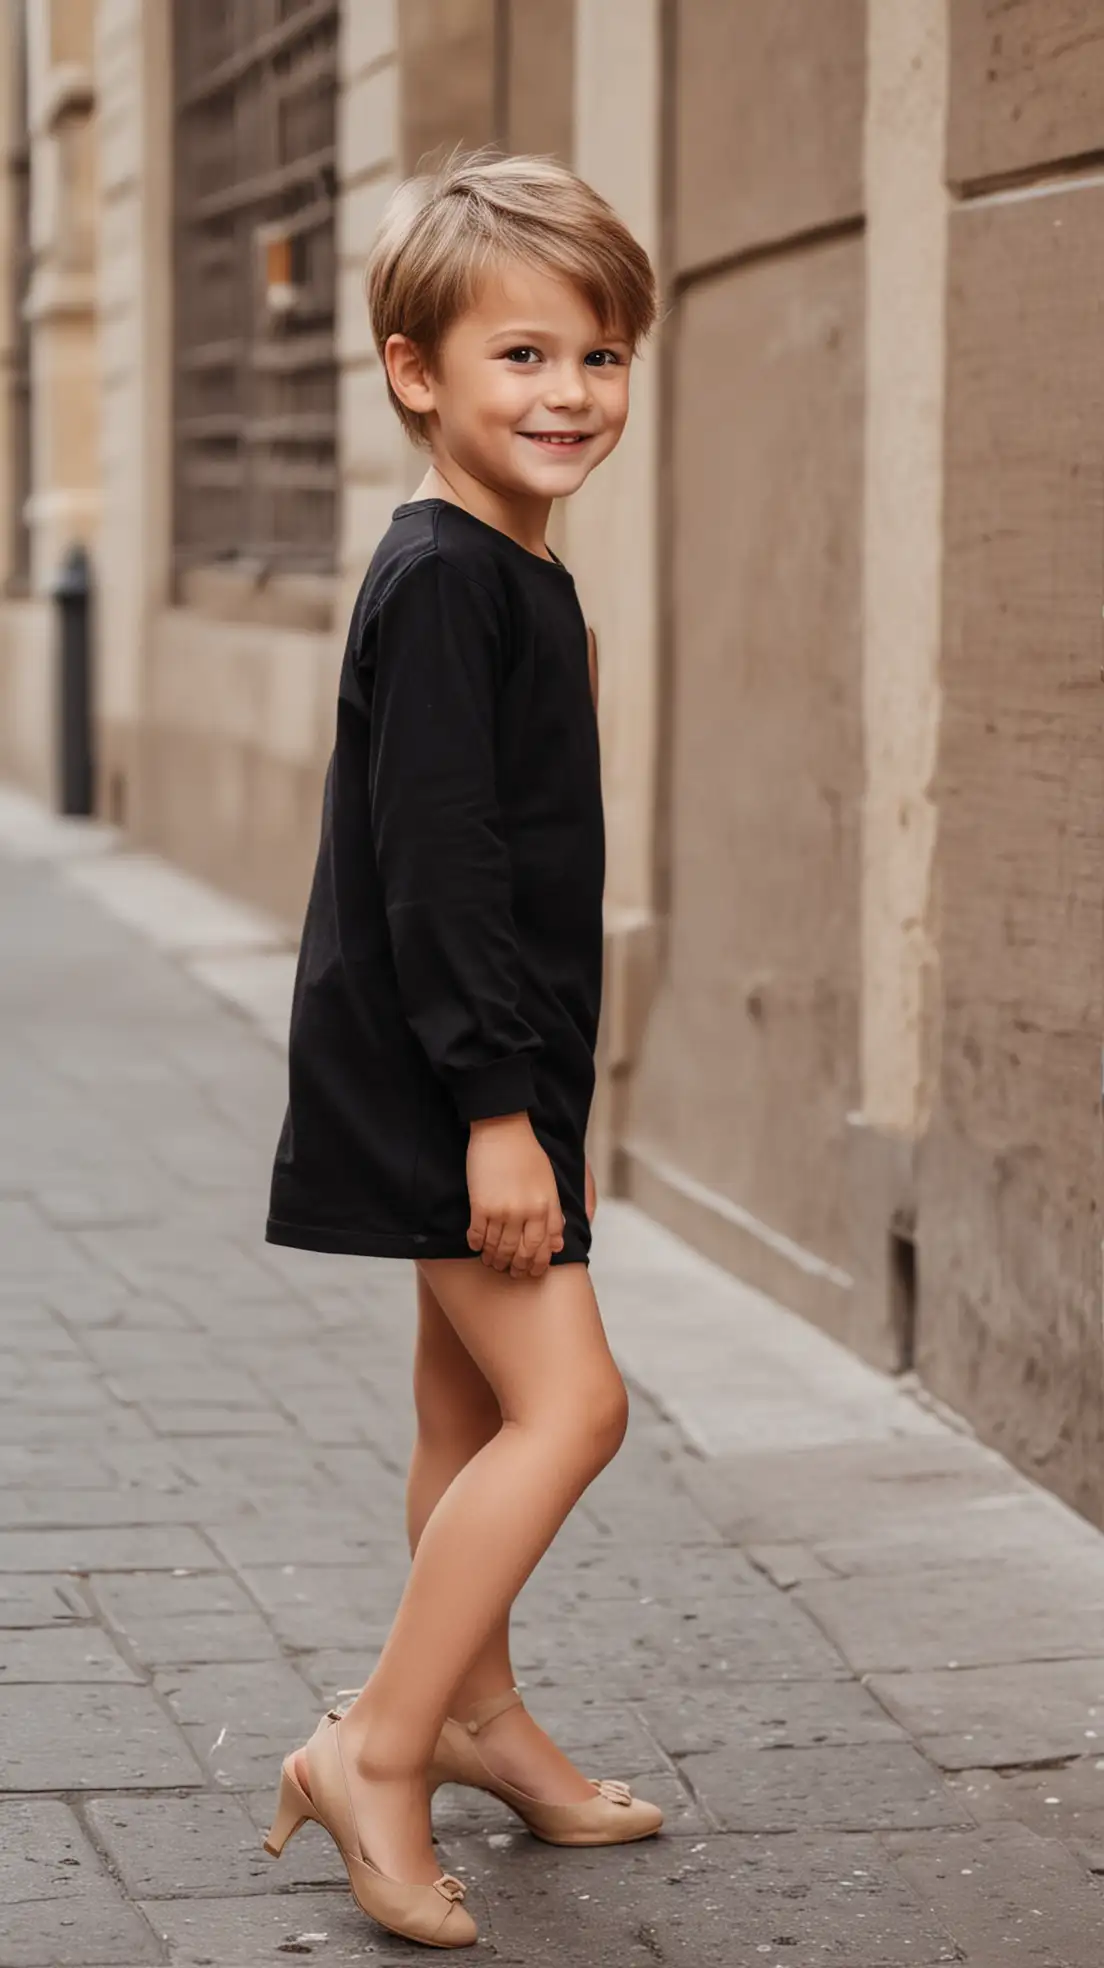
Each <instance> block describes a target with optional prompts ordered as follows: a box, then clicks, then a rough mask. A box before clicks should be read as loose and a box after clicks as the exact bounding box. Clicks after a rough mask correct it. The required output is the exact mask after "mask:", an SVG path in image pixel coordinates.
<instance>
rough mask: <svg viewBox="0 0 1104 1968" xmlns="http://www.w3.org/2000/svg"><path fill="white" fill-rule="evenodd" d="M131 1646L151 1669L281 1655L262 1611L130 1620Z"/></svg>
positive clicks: (261, 1658) (271, 1658) (127, 1627)
mask: <svg viewBox="0 0 1104 1968" xmlns="http://www.w3.org/2000/svg"><path fill="white" fill-rule="evenodd" d="M125 1631H126V1637H127V1641H128V1643H129V1645H130V1647H131V1648H132V1649H133V1651H134V1653H135V1655H136V1656H137V1658H138V1659H139V1660H140V1661H141V1662H142V1664H143V1666H145V1667H148V1668H157V1667H179V1666H189V1665H209V1664H215V1663H218V1662H222V1661H263V1660H275V1659H277V1658H278V1657H279V1648H278V1646H277V1643H276V1640H275V1638H274V1636H273V1634H272V1632H271V1631H270V1629H269V1628H268V1627H267V1626H266V1625H265V1623H264V1620H263V1619H262V1618H261V1616H260V1614H259V1613H255V1612H249V1613H188V1614H185V1615H183V1616H181V1615H179V1614H174V1615H172V1616H171V1617H165V1618H160V1619H156V1618H155V1619H130V1620H128V1622H127V1624H126V1628H125Z"/></svg>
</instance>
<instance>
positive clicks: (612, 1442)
mask: <svg viewBox="0 0 1104 1968" xmlns="http://www.w3.org/2000/svg"><path fill="white" fill-rule="evenodd" d="M577 1424H578V1435H577V1439H578V1443H579V1448H580V1451H581V1457H582V1461H583V1466H584V1469H585V1472H586V1474H587V1478H588V1480H590V1479H591V1478H593V1477H595V1476H597V1475H598V1474H599V1473H600V1472H601V1471H602V1470H603V1469H605V1467H606V1465H607V1463H610V1462H612V1461H613V1458H614V1456H615V1455H616V1454H617V1451H618V1449H619V1448H620V1447H621V1444H622V1442H623V1441H624V1439H625V1430H626V1429H627V1428H628V1425H629V1396H628V1392H627V1389H626V1387H625V1383H624V1381H623V1380H622V1378H621V1375H620V1374H619V1373H618V1371H617V1368H616V1367H615V1366H613V1365H612V1363H611V1365H610V1368H609V1370H608V1371H607V1372H606V1373H605V1374H604V1375H603V1376H602V1377H601V1378H600V1379H598V1380H595V1381H594V1383H593V1384H592V1385H591V1386H589V1387H586V1388H585V1389H580V1391H579V1411H578V1415H577Z"/></svg>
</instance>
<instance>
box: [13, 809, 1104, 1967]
mask: <svg viewBox="0 0 1104 1968" xmlns="http://www.w3.org/2000/svg"><path fill="white" fill-rule="evenodd" d="M2 804H3V803H2V802H0V806H2ZM6 811H7V825H6V826H5V824H4V812H3V811H0V949H2V952H3V957H2V964H0V1968H96V1964H101V1963H102V1964H114V1968H138V1964H146V1963H190V1964H197V1968H198V1964H204V1963H205V1964H209V1968H260V1964H265V1968H271V1964H274V1963H276V1962H279V1961H282V1960H284V1959H286V1958H291V1957H295V1958H301V1959H304V1960H312V1961H316V1962H318V1963H319V1964H322V1965H324V1964H340V1963H344V1962H353V1961H359V1962H364V1963H373V1964H376V1968H387V1965H388V1964H391V1965H392V1968H394V1964H398V1963H400V1962H402V1963H407V1962H412V1961H414V1960H417V1959H421V1958H424V1956H422V1954H421V1952H420V1951H419V1950H416V1949H413V1948H409V1947H407V1946H405V1945H404V1944H402V1943H399V1942H394V1943H391V1942H388V1941H387V1940H386V1938H385V1937H383V1936H381V1935H380V1934H379V1932H378V1930H376V1929H375V1928H373V1927H371V1926H370V1925H369V1923H367V1922H366V1921H364V1920H363V1919H362V1917H361V1916H360V1915H359V1913H358V1911H357V1909H356V1907H355V1905H354V1904H353V1902H352V1900H351V1899H350V1898H349V1896H348V1894H347V1892H346V1891H345V1890H344V1888H343V1884H342V1882H343V1874H342V1873H341V1872H340V1869H339V1867H338V1866H337V1865H336V1864H335V1861H334V1855H333V1852H332V1848H331V1847H330V1846H329V1844H328V1841H327V1840H326V1839H325V1838H324V1837H323V1835H322V1834H320V1833H318V1832H317V1831H316V1830H315V1829H314V1828H313V1827H309V1826H308V1827H306V1828H305V1829H304V1831H303V1832H302V1833H301V1834H300V1836H299V1837H298V1838H297V1839H296V1840H294V1841H293V1843H292V1844H291V1845H290V1846H289V1848H288V1851H287V1853H286V1854H285V1857H284V1859H283V1860H282V1861H280V1862H279V1864H274V1863H273V1862H272V1861H271V1860H269V1859H267V1858H266V1857H265V1856H264V1854H263V1853H262V1852H261V1850H260V1840H259V1831H258V1828H259V1827H262V1826H264V1825H265V1824H266V1823H267V1821H268V1815H269V1812H270V1807H271V1803H272V1797H273V1793H274V1786H275V1779H276V1775H277V1772H278V1767H279V1760H280V1757H281V1755H282V1754H283V1753H284V1751H285V1750H286V1749H287V1747H288V1746H289V1745H290V1744H291V1743H292V1742H293V1741H295V1740H296V1739H297V1738H298V1737H299V1736H301V1735H302V1734H303V1733H304V1732H305V1731H306V1730H307V1729H308V1728H309V1727H310V1726H312V1725H313V1721H314V1719H315V1717H316V1715H317V1713H318V1710H319V1707H320V1705H321V1704H322V1702H323V1701H324V1700H325V1699H326V1698H328V1697H329V1696H330V1695H332V1693H333V1691H334V1690H335V1689H337V1688H338V1687H347V1686H350V1685H353V1684H354V1683H356V1682H357V1681H359V1680H360V1679H362V1678H363V1675H364V1673H365V1671H366V1669H367V1668H368V1666H369V1665H370V1663H371V1660H372V1658H373V1653H374V1649H375V1648H376V1647H377V1646H378V1644H379V1641H380V1638H381V1636H382V1634H383V1632H384V1630H385V1628H386V1625H387V1622H388V1620H389V1617H390V1614H391V1611H392V1608H393V1605H394V1602H395V1599H396V1596H397V1594H398V1592H399V1590H400V1587H401V1582H402V1577H403V1571H404V1553H403V1549H402V1544H401V1538H400V1530H401V1513H402V1481H403V1466H404V1462H405V1457H406V1453H407V1448H408V1443H409V1431H410V1420H409V1396H408V1391H407V1379H408V1371H409V1365H408V1356H409V1348H410V1339H411V1317H410V1304H409V1299H410V1287H409V1282H408V1280H407V1278H406V1277H405V1275H404V1272H403V1269H402V1268H401V1267H390V1266H387V1265H386V1264H373V1263H369V1262H348V1261H344V1260H337V1259H327V1258H320V1257H308V1256H303V1255H300V1254H296V1253H292V1252H284V1253H281V1252H279V1251H276V1250H273V1249H268V1248H266V1247H265V1246H264V1245H263V1244H262V1243H261V1242H260V1226H261V1221H262V1216H263V1207H264V1196H265V1190H266V1184H267V1178H268V1169H269V1158H270V1153H271V1148H272V1143H273V1140H274V1137H275V1131H276V1128H277V1125H278V1120H279V1116H280V1112H281V1109H282V1099H283V1068H282V1063H281V1060H280V1056H279V1052H278V1049H277V1047H276V1045H275V1044H274V1042H273V1038H272V1036H266V1030H267V1032H268V1033H269V1034H270V1035H271V1034H273V1033H276V1032H277V1031H278V1029H279V1021H280V1013H279V1002H280V1000H279V979H280V977H281V976H283V978H284V979H285V982H286V971H287V951H286V948H285V947H284V943H283V940H282V939H281V938H280V936H279V935H278V934H277V933H276V932H274V931H273V930H272V929H271V926H267V925H265V924H263V923H262V922H261V921H260V920H259V919H257V918H250V919H246V918H244V917H243V916H242V914H241V913H240V912H238V913H235V912H234V911H233V910H228V911H227V912H226V914H225V916H220V915H219V907H220V906H221V905H218V904H216V902H215V901H214V899H213V898H207V900H206V901H205V900H204V897H203V894H202V893H201V892H200V891H198V890H195V889H193V888H192V887H190V886H189V885H188V884H180V883H179V882H177V883H176V884H175V885H174V886H173V888H172V890H171V894H172V896H173V897H174V899H173V900H172V903H171V907H169V908H168V909H167V910H166V908H165V906H164V896H165V894H166V893H168V892H169V891H167V890H166V889H165V887H164V886H163V885H162V886H160V887H159V880H160V877H159V874H158V870H157V868H156V865H155V864H152V863H150V862H148V861H147V860H146V859H145V858H144V857H137V856H127V855H123V854H118V853H116V852H114V851H113V843H112V842H111V840H110V838H109V837H106V836H100V835H98V834H95V833H89V832H88V831H87V830H84V831H82V830H79V829H78V830H65V829H58V828H50V827H46V826H44V827H42V828H36V826H35V825H34V824H33V823H32V821H31V820H30V819H28V820H27V825H26V826H25V827H22V823H20V824H19V825H17V824H15V821H13V818H12V815H13V813H14V814H15V820H18V819H19V812H18V809H17V808H13V807H12V806H11V804H10V803H9V805H8V808H7V809H6ZM5 840H6V842H7V849H6V851H5V848H4V842H5ZM124 892H125V895H126V896H129V901H128V902H127V901H123V902H121V901H120V896H122V895H124ZM143 892H144V893H145V900H144V901H143V899H142V895H143ZM158 895H160V896H161V898H162V900H161V901H160V902H158V901H157V899H156V898H157V896H158ZM151 896H153V897H154V899H153V901H151V900H150V897H151ZM136 897H137V899H136ZM159 910H160V911H161V914H160V918H159V920H160V921H161V924H162V928H163V929H164V932H165V933H163V934H157V933H155V932H156V922H155V921H154V918H158V911H159ZM124 916H125V917H126V922H124V921H123V920H121V918H122V917H124ZM128 924H129V925H130V926H127V925H128ZM174 924H175V934H174V933H171V931H172V925H174ZM243 924H244V927H243ZM281 967H282V969H281ZM214 991H218V992H219V993H220V997H216V996H214V995H212V993H213V992H214ZM228 1000H229V1002H227V1001H228ZM255 1001H259V1009H257V1003H256V1002H255ZM243 1005H244V1006H252V1007H253V1009H254V1010H256V1012H257V1016H256V1019H254V1018H252V1017H247V1016H246V1015H245V1014H244V1012H243V1010H242V1009H241V1007H242V1006H243ZM235 1006H237V1007H238V1008H235ZM595 1277H596V1282H597V1283H598V1286H599V1291H600V1295H601V1296H602V1299H603V1304H604V1306H605V1308H606V1311H607V1316H608V1319H609V1323H610V1328H611V1331H612V1333H613V1336H614V1341H615V1345H616V1347H617V1350H618V1352H619V1354H620V1356H621V1357H622V1359H623V1360H624V1361H625V1363H626V1365H627V1367H628V1369H629V1371H630V1373H631V1375H632V1377H633V1379H634V1383H635V1394H634V1414H633V1425H632V1430H631V1433H630V1438H629V1442H628V1444H627V1446H626V1449H625V1451H624V1453H623V1454H622V1456H621V1457H620V1458H619V1460H618V1462H617V1463H616V1465H615V1466H614V1468H613V1469H612V1470H611V1471H610V1472H608V1474H607V1475H606V1476H605V1477H604V1478H603V1479H602V1480H601V1482H600V1483H599V1484H598V1485H597V1486H596V1488H595V1490H594V1491H593V1492H592V1493H591V1495H590V1497H589V1498H588V1500H587V1502H586V1503H585V1505H584V1506H583V1507H582V1508H581V1509H580V1510H579V1511H578V1512H577V1513H576V1516H575V1518H574V1519H573V1520H572V1522H571V1524H570V1525H569V1527H568V1528H567V1530H566V1531H565V1533H564V1535H563V1537H562V1538H561V1539H560V1541H559V1543H558V1544H557V1546H556V1548H555V1550H554V1551H553V1553H552V1554H551V1555H550V1556H549V1558H548V1560H547V1561H546V1563H545V1565H544V1566H543V1567H542V1569H541V1571H540V1573H539V1574H538V1576H537V1578H536V1580H535V1581H534V1582H533V1584H532V1585H531V1586H530V1588H529V1589H528V1590H527V1592H526V1594H525V1595H524V1598H523V1602H522V1605H521V1607H520V1610H519V1616H518V1620H517V1627H516V1641H517V1645H516V1654H517V1664H518V1669H519V1672H520V1674H521V1676H522V1677H523V1679H524V1682H525V1684H526V1689H527V1694H528V1698H529V1700H530V1702H531V1704H532V1706H533V1707H534V1709H535V1710H536V1712H537V1713H538V1714H539V1715H540V1717H541V1719H542V1720H544V1721H546V1722H547V1723H548V1724H549V1725H550V1726H551V1727H552V1728H553V1729H555V1730H556V1731H557V1732H558V1734H559V1735H560V1737H561V1739H562V1740H563V1742H564V1743H565V1745H566V1746H567V1747H569V1748H570V1749H572V1750H573V1751H575V1752H576V1753H577V1754H578V1756H579V1757H580V1759H581V1760H582V1761H583V1762H584V1764H585V1765H586V1767H587V1768H588V1769H592V1770H593V1771H594V1773H595V1774H609V1775H614V1776H620V1777H624V1778H627V1779H629V1780H630V1781H632V1782H633V1783H634V1784H635V1785H636V1787H637V1788H639V1789H640V1790H641V1791H642V1792H645V1793H646V1794H648V1795H652V1796H655V1797H657V1798H658V1799H659V1801H661V1802H662V1803H663V1805H664V1807H665V1809H666V1810H667V1812H668V1834H667V1835H666V1836H665V1837H664V1838H663V1839H662V1840H659V1841H656V1842H654V1843H650V1844H645V1845H641V1846H637V1847H629V1848H625V1849H624V1850H622V1851H620V1852H618V1851H610V1852H597V1853H591V1854H587V1853H575V1854H572V1853H557V1852H554V1851H552V1850H550V1849H549V1848H546V1847H543V1846H540V1845H537V1844H536V1843H535V1842H533V1841H531V1840H530V1839H529V1838H528V1837H527V1836H525V1835H524V1834H522V1833H520V1832H519V1831H518V1830H517V1829H516V1826H515V1823H514V1821H513V1820H511V1819H510V1817H509V1816H508V1814H507V1813H505V1812H504V1811H501V1810H499V1808H498V1807H497V1806H495V1805H494V1804H493V1803H492V1802H490V1801H489V1800H481V1799H478V1798H476V1799H469V1798H468V1797H467V1796H466V1795H465V1794H464V1793H443V1794H442V1800H441V1802H442V1809H441V1813H440V1821H439V1823H440V1845H441V1850H442V1856H443V1857H444V1859H445V1861H446V1863H447V1864H448V1866H449V1867H450V1869H451V1870H453V1871H456V1872H458V1873H460V1874H461V1876H463V1877H464V1878H466V1879H467V1880H468V1881H469V1882H470V1884H471V1889H472V1890H471V1900H470V1904H472V1906H473V1908H474V1911H475V1913H476V1915H477V1918H478V1919H479V1921H480V1926H481V1930H482V1934H483V1937H484V1938H483V1941H482V1943H481V1947H480V1949H477V1950H476V1951H475V1954H474V1956H473V1959H474V1960H477V1961H478V1960H486V1961H493V1962H496V1963H499V1964H514V1965H515V1968H654V1964H657V1963H659V1964H664V1963H668V1964H675V1963H677V1964H685V1968H758V1965H759V1964H760V1963H762V1964H765V1968H905V1965H906V1964H910V1965H911V1964H915V1965H916V1968H930V1965H931V1964H935V1963H939V1962H964V1963H967V1964H968V1968H1016V1964H1019V1963H1024V1964H1031V1968H1090V1964H1093V1968H1096V1964H1098V1963H1099V1962H1100V1960H1101V1956H1102V1954H1104V1539H1101V1538H1100V1537H1099V1536H1098V1535H1097V1534H1096V1533H1095V1532H1093V1531H1092V1530H1090V1529H1089V1528H1088V1527H1087V1526H1085V1525H1083V1524H1082V1523H1080V1521H1079V1520H1077V1519H1076V1518H1074V1517H1072V1516H1071V1515H1070V1514H1069V1513H1068V1512H1066V1511H1064V1510H1063V1509H1062V1508H1061V1507H1060V1506H1059V1505H1058V1504H1056V1503H1055V1502H1054V1501H1053V1500H1051V1499H1049V1498H1047V1497H1045V1496H1043V1495H1041V1494H1040V1493H1039V1492H1037V1491H1035V1490H1033V1489H1032V1488H1031V1487H1030V1486H1029V1485H1027V1484H1026V1483H1024V1482H1022V1481H1020V1480H1019V1479H1018V1478H1016V1477H1015V1476H1013V1475H1012V1473H1011V1472H1010V1471H1009V1470H1008V1469H1007V1468H1006V1467H1005V1466H1004V1465H1003V1464H1002V1463H1001V1462H1000V1461H999V1460H998V1459H997V1458H995V1457H993V1456H990V1455H989V1454H987V1453H986V1452H985V1451H983V1450H982V1449H980V1448H979V1447H977V1445H976V1444H974V1443H973V1442H971V1441H970V1440H969V1439H968V1438H967V1437H966V1436H965V1435H964V1434H961V1433H958V1432H954V1431H952V1430H951V1429H949V1428H947V1427H945V1426H944V1425H943V1423H942V1422H940V1421H939V1420H938V1419H937V1418H936V1417H934V1416H933V1415H932V1414H930V1413H928V1412H926V1411H925V1410H924V1409H923V1408H922V1407H921V1406H919V1405H918V1404H917V1403H916V1402H915V1401H914V1400H913V1399H911V1398H910V1397H909V1395H908V1393H907V1392H903V1391H902V1390H901V1389H899V1388H896V1387H894V1386H892V1385H890V1384H889V1383H887V1382H885V1381H883V1380H881V1379H880V1377H878V1376H877V1375H874V1374H870V1373H868V1372H867V1370H865V1369H864V1368H862V1367H861V1366H859V1365H858V1364H857V1363H855V1362H853V1361H851V1360H850V1359H849V1358H848V1357H847V1356H846V1355H844V1354H842V1353H840V1352H839V1350H838V1349H836V1348H835V1347H833V1346H831V1345H830V1344H829V1342H827V1341H825V1340H823V1339H822V1338H821V1337H820V1336H819V1335H817V1334H815V1333H813V1332H811V1331H810V1330H809V1329H808V1328H806V1327H805V1326H803V1325H801V1324H800V1322H798V1321H796V1320H793V1319H792V1318H790V1317H789V1316H788V1315H786V1314H785V1313H782V1312H780V1311H779V1310H778V1309H777V1308H775V1307H772V1306H770V1305H769V1304H768V1303H767V1302H766V1301H765V1300H762V1299H760V1298H758V1297H757V1295H755V1294H753V1293H749V1292H746V1291H743V1290H741V1288H740V1287H739V1286H738V1285H736V1284H734V1283H733V1281H732V1280H730V1279H727V1278H726V1277H724V1275H723V1274H721V1273H719V1272H717V1271H716V1270H714V1269H713V1268H712V1267H711V1266H709V1265H707V1264H705V1263H703V1262H702V1261H701V1260H699V1259H697V1258H696V1257H694V1256H693V1255H692V1254H690V1253H688V1252H686V1251H685V1250H684V1249H683V1248H682V1247H681V1246H679V1245H678V1244H676V1243H675V1242H674V1240H672V1239H670V1238H668V1237H666V1236H665V1235H663V1234H662V1233H661V1232H659V1231H658V1230H657V1229H656V1228H655V1227H654V1226H651V1225H648V1224H646V1223H644V1222H643V1221H642V1220H641V1219H640V1218H638V1217H635V1216H634V1214H633V1213H632V1212H631V1211H627V1210H624V1209H620V1208H618V1207H616V1206H610V1205H607V1206H605V1208H604V1210H603V1212H602V1218H601V1236H600V1238H599V1240H598V1247H597V1255H596V1263H595Z"/></svg>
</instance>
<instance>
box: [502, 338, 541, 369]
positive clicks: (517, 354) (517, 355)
mask: <svg viewBox="0 0 1104 1968" xmlns="http://www.w3.org/2000/svg"><path fill="white" fill-rule="evenodd" d="M530 356H531V357H532V359H533V361H534V362H539V361H540V350H539V349H535V348H530V347H529V346H528V344H527V343H523V344H522V345H521V347H520V348H512V349H507V350H506V361H507V362H516V363H517V364H518V366H519V368H527V367H531V366H532V365H531V364H530V361H529V358H530Z"/></svg>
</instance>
